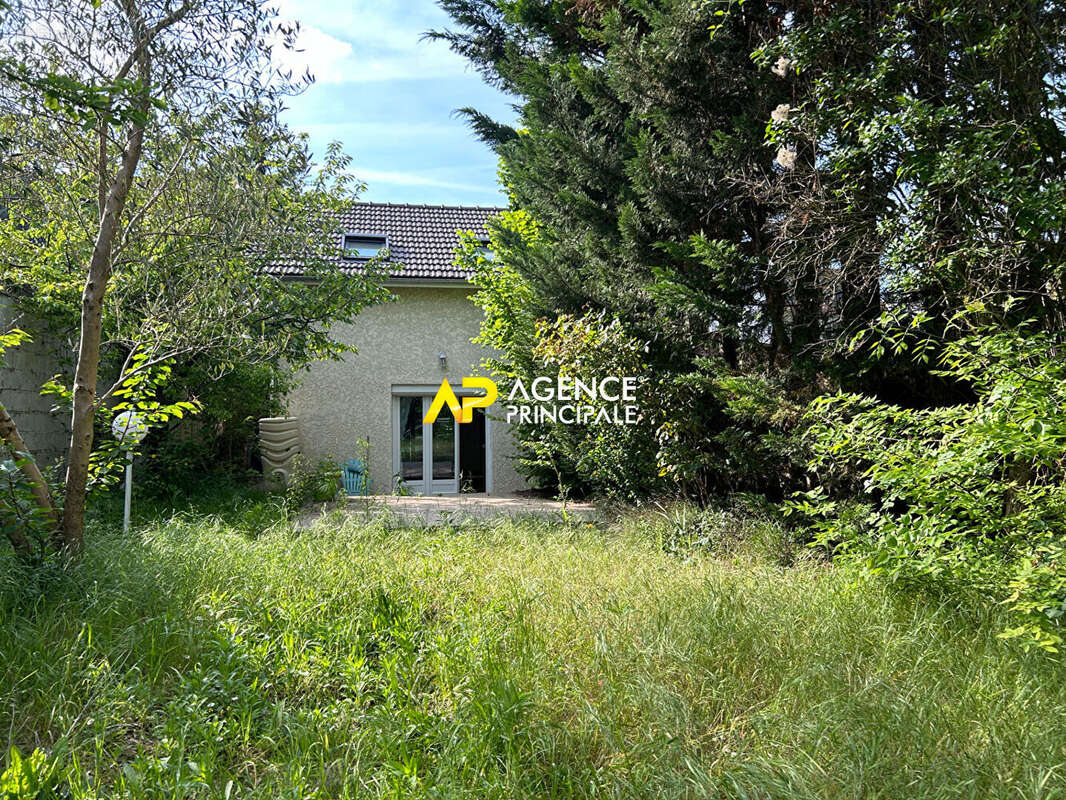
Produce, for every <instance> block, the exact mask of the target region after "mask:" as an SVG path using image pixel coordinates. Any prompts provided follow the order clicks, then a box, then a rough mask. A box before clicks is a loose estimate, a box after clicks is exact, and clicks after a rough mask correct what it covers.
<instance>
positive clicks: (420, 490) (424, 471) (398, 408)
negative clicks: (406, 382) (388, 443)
mask: <svg viewBox="0 0 1066 800" xmlns="http://www.w3.org/2000/svg"><path fill="white" fill-rule="evenodd" d="M432 401H433V396H432V395H396V396H394V397H393V399H392V402H393V430H394V435H393V451H394V452H393V461H394V463H395V464H396V466H397V467H398V469H397V474H398V476H399V477H400V478H402V479H403V483H404V485H405V486H406V487H407V489H408V491H410V492H411V493H413V494H457V493H458V492H459V471H458V469H457V463H458V460H459V436H458V431H457V430H456V427H457V426H456V424H455V418H454V417H453V416H452V414H451V412H450V411H448V409H446V408H445V409H442V410H441V413H440V414H439V415H438V416H437V419H436V421H435V422H432V423H429V424H423V422H422V417H423V416H425V411H426V409H428V408H429V404H430V403H431V402H432Z"/></svg>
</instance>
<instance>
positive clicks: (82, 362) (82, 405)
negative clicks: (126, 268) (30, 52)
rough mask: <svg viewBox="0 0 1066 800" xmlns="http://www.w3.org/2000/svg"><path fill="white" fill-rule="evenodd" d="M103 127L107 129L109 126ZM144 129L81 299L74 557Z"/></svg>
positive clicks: (113, 198)
mask: <svg viewBox="0 0 1066 800" xmlns="http://www.w3.org/2000/svg"><path fill="white" fill-rule="evenodd" d="M101 124H102V125H103V124H107V123H106V121H104V122H101ZM143 140H144V125H143V124H142V123H136V124H135V125H134V128H133V130H132V132H131V134H130V137H129V141H128V143H127V145H126V151H125V153H123V156H122V164H121V166H120V167H119V169H118V172H116V173H115V177H114V180H112V181H111V185H110V187H109V188H108V191H107V198H106V200H105V202H104V207H103V213H102V214H101V215H100V228H99V231H98V232H97V234H96V242H95V244H94V245H93V252H92V257H91V258H90V260H89V274H88V277H87V278H86V280H85V289H84V290H83V291H82V296H81V338H80V340H79V342H78V361H77V366H76V368H75V371H74V412H73V415H72V417H71V424H70V451H69V453H68V456H67V476H66V487H65V493H64V504H63V521H62V524H61V526H60V542H61V544H62V545H63V547H65V548H67V549H68V550H69V551H71V552H72V553H77V552H78V551H80V550H81V546H82V533H83V531H84V527H85V492H86V485H87V483H88V478H89V455H90V454H91V452H92V447H93V419H94V417H95V415H96V383H97V378H98V376H99V370H100V337H101V329H102V326H103V311H104V295H105V294H106V292H107V282H108V280H109V279H110V277H111V250H112V248H113V246H114V243H115V239H116V237H117V235H118V231H119V221H120V218H121V216H122V210H123V209H124V208H125V206H126V198H127V197H128V196H129V192H130V186H131V185H132V184H133V176H134V173H135V172H136V171H137V162H138V161H139V160H140V157H141V145H142V143H143Z"/></svg>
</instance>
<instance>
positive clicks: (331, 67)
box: [273, 0, 467, 83]
mask: <svg viewBox="0 0 1066 800" xmlns="http://www.w3.org/2000/svg"><path fill="white" fill-rule="evenodd" d="M273 5H274V6H275V7H276V8H277V9H278V13H279V20H282V21H294V20H299V21H300V35H299V37H298V38H297V43H296V44H297V50H298V51H299V52H297V51H292V50H284V49H283V48H281V47H280V46H278V47H277V48H275V51H276V54H275V61H276V62H277V63H278V65H279V66H281V67H282V68H284V69H291V70H292V71H293V74H294V75H298V74H303V72H304V70H305V69H309V70H310V72H311V74H312V75H314V76H315V79H316V80H317V81H318V82H320V83H360V82H365V81H385V80H395V79H403V78H440V77H447V76H456V75H462V74H464V73H466V72H467V65H466V62H465V61H464V60H463V59H462V58H461V57H460V56H457V55H456V54H454V53H452V52H451V50H449V49H448V47H447V46H446V45H444V44H443V43H441V42H431V41H422V40H421V39H422V34H423V33H424V32H425V30H426V28H427V27H429V25H430V24H432V23H431V22H430V23H427V21H426V20H425V19H422V18H419V17H417V16H414V17H412V16H411V15H405V14H403V13H400V14H397V13H395V12H396V11H397V9H396V8H395V7H391V8H390V9H389V10H391V11H392V12H393V13H392V14H390V13H388V11H386V9H385V8H382V7H381V5H372V4H370V3H356V4H345V6H338V7H336V8H330V7H329V5H330V4H321V5H316V4H301V3H299V2H297V1H296V0H275V2H274V4H273ZM356 7H358V8H356ZM386 7H387V8H388V4H386ZM356 10H357V11H358V13H355V12H356ZM434 22H435V21H434ZM316 26H317V27H316ZM323 28H325V29H328V30H329V31H332V33H327V32H326V30H323ZM333 34H337V35H333ZM337 36H343V37H344V38H343V39H341V38H337Z"/></svg>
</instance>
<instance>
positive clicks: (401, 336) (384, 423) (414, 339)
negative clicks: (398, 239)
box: [288, 286, 526, 494]
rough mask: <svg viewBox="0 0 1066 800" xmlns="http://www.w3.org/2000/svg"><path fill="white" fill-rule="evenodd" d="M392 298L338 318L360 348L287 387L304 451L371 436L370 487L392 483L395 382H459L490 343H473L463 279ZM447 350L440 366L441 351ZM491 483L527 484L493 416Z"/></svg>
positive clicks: (352, 445) (474, 310)
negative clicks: (349, 320) (348, 318)
mask: <svg viewBox="0 0 1066 800" xmlns="http://www.w3.org/2000/svg"><path fill="white" fill-rule="evenodd" d="M392 291H393V294H395V295H396V297H397V299H396V301H394V302H392V303H386V304H385V305H382V306H376V307H373V308H369V309H366V310H365V311H363V312H362V313H361V314H360V315H359V317H358V318H357V319H356V321H355V323H354V324H352V325H337V326H335V327H334V328H333V330H332V333H333V335H334V336H335V337H336V338H337V339H338V340H339V341H342V342H345V343H346V344H354V345H355V346H356V347H358V348H359V352H358V353H357V354H354V355H349V356H347V357H346V358H345V359H344V360H343V361H322V362H318V363H316V364H314V365H313V366H312V367H311V369H310V371H309V373H308V374H306V375H304V376H303V377H302V381H301V384H300V385H299V386H298V387H297V388H296V389H295V390H293V392H292V393H291V394H290V395H289V398H288V404H289V409H288V411H289V414H291V415H293V416H295V417H297V418H298V419H299V422H300V438H301V445H302V449H303V452H304V453H305V454H307V455H308V456H309V457H310V458H312V459H317V458H320V457H323V456H329V457H331V458H334V459H336V460H337V461H344V460H347V459H349V458H356V457H358V455H359V454H358V451H357V441H358V440H359V439H360V438H362V437H368V438H369V439H370V480H371V489H370V490H371V491H372V492H375V493H379V494H386V493H390V492H391V491H392V475H393V473H394V471H395V470H394V468H393V462H392V433H393V431H392V387H393V386H396V385H401V384H424V385H428V386H433V387H436V386H439V385H440V382H441V380H442V379H444V378H448V380H449V381H450V382H451V383H452V384H453V385H458V384H459V382H460V381H461V380H462V378H463V376H465V375H477V374H480V372H479V369H478V365H479V364H480V362H481V360H482V359H483V358H485V356H486V355H488V353H487V351H486V350H485V349H484V348H483V347H481V346H479V345H475V344H472V343H471V341H470V340H471V338H473V337H474V336H475V335H476V334H477V331H478V327H479V325H480V323H481V310H480V309H479V308H478V307H477V306H475V305H474V304H473V303H472V302H470V300H469V295H470V293H471V291H472V290H471V289H470V288H468V287H454V288H453V287H444V286H441V287H428V288H414V287H400V288H395V289H393V290H392ZM442 351H443V352H444V354H445V355H446V356H447V368H445V369H441V367H440V360H439V353H441V352H442ZM492 411H493V410H492V409H490V419H489V426H490V432H489V436H490V438H491V446H492V473H493V479H492V491H493V493H494V494H507V493H511V492H514V491H516V490H518V489H523V488H525V487H526V483H525V481H524V480H523V479H522V477H521V476H520V475H519V474H518V473H517V472H516V471H515V468H514V465H513V462H512V461H511V459H510V456H511V455H513V452H514V451H513V446H512V443H511V439H510V435H509V432H508V426H507V425H506V423H505V422H503V420H502V419H492V418H491V416H492Z"/></svg>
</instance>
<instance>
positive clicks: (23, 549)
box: [0, 405, 59, 556]
mask: <svg viewBox="0 0 1066 800" xmlns="http://www.w3.org/2000/svg"><path fill="white" fill-rule="evenodd" d="M0 439H3V440H4V442H5V444H7V446H8V448H10V450H11V452H12V453H14V455H15V458H16V459H18V460H19V461H21V462H22V463H20V464H19V469H20V470H21V471H22V474H23V475H25V476H26V479H27V482H28V483H29V487H30V492H31V493H32V494H33V499H34V500H36V501H37V505H38V506H40V507H41V508H42V509H44V510H45V512H46V513H45V519H47V520H48V523H49V525H50V526H51V527H52V528H53V529H58V524H59V515H58V514H57V513H56V507H55V503H54V502H53V501H52V493H51V491H49V489H48V483H47V481H45V479H44V476H43V475H42V474H41V470H40V468H39V467H38V466H37V462H36V461H34V460H33V457H32V455H31V454H30V451H29V450H28V449H27V448H26V442H24V441H23V439H22V435H21V434H20V433H19V431H18V428H17V427H16V426H15V421H14V420H13V419H11V415H10V414H8V413H7V409H6V408H4V406H3V405H0ZM7 538H8V539H9V540H10V541H11V546H12V547H14V548H15V552H16V553H18V554H19V555H20V556H28V555H30V554H31V553H32V552H33V548H32V546H31V545H30V542H29V540H28V539H26V537H25V536H24V535H23V534H22V532H21V531H20V530H18V529H17V528H14V529H11V530H10V531H9V532H8V535H7Z"/></svg>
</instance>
